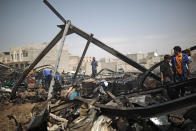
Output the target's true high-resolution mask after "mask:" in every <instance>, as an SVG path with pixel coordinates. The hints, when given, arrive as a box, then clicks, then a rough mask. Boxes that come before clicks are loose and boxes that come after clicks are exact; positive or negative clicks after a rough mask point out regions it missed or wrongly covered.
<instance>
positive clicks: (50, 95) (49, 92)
mask: <svg viewBox="0 0 196 131" xmlns="http://www.w3.org/2000/svg"><path fill="white" fill-rule="evenodd" d="M70 24H71V21H69V20H68V21H67V24H66V26H65V29H64V32H63V38H62V40H61V43H60V47H59V51H58V55H57V60H56V64H55V68H54V71H53V72H52V80H51V82H50V88H49V91H48V99H50V98H51V97H52V92H53V87H54V84H55V81H54V78H55V76H56V72H57V69H58V67H59V62H60V59H61V54H62V51H63V46H64V43H65V38H66V35H67V33H68V30H69V26H70Z"/></svg>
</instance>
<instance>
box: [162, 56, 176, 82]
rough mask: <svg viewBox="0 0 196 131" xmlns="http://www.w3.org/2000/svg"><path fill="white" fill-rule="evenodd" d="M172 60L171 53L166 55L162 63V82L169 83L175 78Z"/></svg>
mask: <svg viewBox="0 0 196 131" xmlns="http://www.w3.org/2000/svg"><path fill="white" fill-rule="evenodd" d="M170 62H171V56H170V55H165V56H164V61H163V63H162V64H161V65H160V72H161V83H162V84H167V83H170V82H172V79H173V72H172V69H171V66H170Z"/></svg>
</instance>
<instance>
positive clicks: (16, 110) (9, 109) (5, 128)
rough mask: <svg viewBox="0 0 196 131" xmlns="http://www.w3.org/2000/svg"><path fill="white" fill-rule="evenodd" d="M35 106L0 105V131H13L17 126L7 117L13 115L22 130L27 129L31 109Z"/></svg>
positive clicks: (28, 104)
mask: <svg viewBox="0 0 196 131" xmlns="http://www.w3.org/2000/svg"><path fill="white" fill-rule="evenodd" d="M34 105H35V104H31V103H27V104H13V103H7V104H0V130H1V131H15V130H16V128H17V126H16V125H15V122H14V120H13V119H11V120H9V118H8V117H7V115H13V116H14V117H15V118H16V120H17V121H18V122H20V123H22V127H23V129H25V128H26V127H27V123H28V122H29V121H30V120H31V115H30V112H31V109H32V108H33V106H34Z"/></svg>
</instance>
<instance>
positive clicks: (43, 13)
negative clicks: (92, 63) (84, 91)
mask: <svg viewBox="0 0 196 131" xmlns="http://www.w3.org/2000/svg"><path fill="white" fill-rule="evenodd" d="M49 2H50V3H51V4H52V5H53V6H54V7H55V8H56V9H57V10H58V11H59V12H60V13H61V14H62V16H63V17H64V18H65V19H70V20H71V22H72V24H74V25H76V26H77V27H79V28H81V29H83V30H84V31H86V32H88V33H93V34H94V36H95V37H96V38H98V39H100V40H101V41H102V42H105V43H106V44H107V45H109V46H111V47H112V48H114V49H116V50H118V51H120V52H122V53H123V54H127V53H135V52H144V53H145V52H149V51H158V53H161V54H162V53H170V52H171V49H172V48H173V46H175V45H180V46H182V48H188V47H191V46H193V45H196V0H49ZM59 24H62V22H61V21H60V20H59V19H58V18H57V17H56V16H55V15H54V14H53V13H52V12H51V11H50V10H49V8H48V7H47V6H46V5H45V4H44V3H43V2H42V0H0V47H1V48H0V51H8V50H9V49H10V47H12V46H21V45H25V44H26V43H42V42H50V41H51V40H52V39H53V38H54V36H55V35H56V34H57V33H58V32H59V29H58V28H57V27H56V25H59ZM66 43H67V45H68V48H69V51H70V53H72V54H73V55H81V53H82V51H83V49H84V46H85V44H86V40H84V39H83V38H81V37H79V36H77V35H70V36H68V37H67V39H66ZM87 56H95V57H98V58H100V57H104V56H105V57H108V56H111V55H109V54H108V53H107V52H105V51H103V50H101V49H99V47H96V46H95V45H93V44H91V45H90V47H89V50H88V51H87Z"/></svg>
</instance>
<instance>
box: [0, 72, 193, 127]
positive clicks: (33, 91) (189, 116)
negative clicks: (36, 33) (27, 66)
mask: <svg viewBox="0 0 196 131" xmlns="http://www.w3.org/2000/svg"><path fill="white" fill-rule="evenodd" d="M41 72H43V70H42V71H41ZM33 74H39V77H38V76H36V75H35V76H36V77H35V80H34V81H30V80H28V79H32V77H34V75H33ZM33 74H31V73H30V74H29V75H28V77H27V78H26V79H25V81H29V83H31V84H29V83H27V84H26V85H25V86H24V85H23V84H21V86H20V88H19V90H18V91H17V97H16V99H14V100H12V101H10V100H9V97H10V91H3V92H2V91H1V98H2V100H1V105H2V109H1V113H3V112H8V113H5V114H6V116H5V115H2V116H1V117H2V119H6V120H7V122H8V121H10V122H9V123H7V124H10V123H12V125H10V127H12V128H13V129H16V128H17V129H19V130H51V131H53V130H57V131H58V130H70V131H82V130H89V131H90V130H91V131H95V130H97V131H102V130H104V131H126V130H138V131H145V130H155V131H156V130H161V131H170V130H171V131H172V130H176V131H177V130H191V129H195V127H196V123H195V122H196V121H195V117H194V116H195V112H196V108H195V107H194V106H193V105H191V107H190V106H187V107H185V108H182V109H183V110H182V109H180V111H179V109H178V110H177V109H176V110H175V111H172V112H170V110H168V111H167V108H164V107H163V109H161V106H162V105H164V104H165V103H169V102H171V101H172V98H170V97H169V96H168V95H167V87H163V86H162V85H160V84H159V86H157V87H156V88H148V87H150V86H151V84H149V85H148V84H145V88H143V87H140V84H138V81H139V80H138V79H140V77H138V76H140V75H142V74H138V75H133V74H130V73H129V75H127V73H125V74H124V75H122V74H120V75H119V77H116V76H115V77H108V76H107V77H106V78H103V76H102V78H101V79H100V78H99V77H98V78H97V79H92V78H90V79H89V78H86V79H84V80H80V81H78V82H77V83H75V84H74V85H72V84H68V83H71V81H72V80H71V79H70V81H69V82H62V81H63V80H61V81H59V80H56V84H55V88H54V92H53V94H54V95H53V97H52V98H51V99H49V100H47V94H48V87H49V85H48V84H47V82H46V80H45V79H46V78H45V77H44V76H40V75H41V73H40V71H34V73H33ZM62 78H64V77H62ZM66 80H67V79H66ZM191 80H192V81H191ZM146 81H150V79H147V80H146ZM188 83H189V84H188ZM188 83H186V82H185V84H184V85H190V86H188V87H187V91H186V96H185V97H189V96H192V95H195V94H194V92H190V91H189V90H188V88H189V89H190V88H192V87H194V86H193V85H194V84H195V78H191V79H190V80H189V82H188ZM180 84H181V85H182V84H183V83H180ZM32 85H33V86H32ZM26 86H27V87H26ZM172 86H173V87H172ZM177 87H178V85H177V84H173V85H169V87H168V88H177ZM2 88H4V87H3V86H1V90H2ZM8 89H10V90H11V89H12V88H8ZM5 92H6V93H7V97H3V96H5V94H4V93H5ZM178 99H182V98H177V99H175V100H173V101H174V103H175V101H178ZM12 103H13V105H11V104H12ZM21 104H22V105H21ZM17 105H18V106H20V108H17V109H16V106H17ZM27 105H28V112H26V114H25V113H23V112H20V113H16V112H15V110H17V111H20V110H21V108H22V107H24V109H22V110H25V108H26V107H27ZM153 106H157V107H159V106H160V110H159V111H160V112H159V111H158V112H159V113H156V112H157V111H156V108H155V110H153V109H152V110H151V109H150V108H154V107H153ZM29 108H30V109H29ZM148 108H149V112H145V111H142V110H146V109H148ZM168 108H170V106H169V105H168ZM7 109H10V110H11V111H6V110H7ZM140 110H141V111H140ZM177 111H178V112H177ZM153 112H154V113H155V114H153ZM18 114H20V117H18V116H17V115H18ZM24 117H25V118H24ZM2 126H5V122H4V125H2ZM6 128H8V126H7V125H6Z"/></svg>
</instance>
